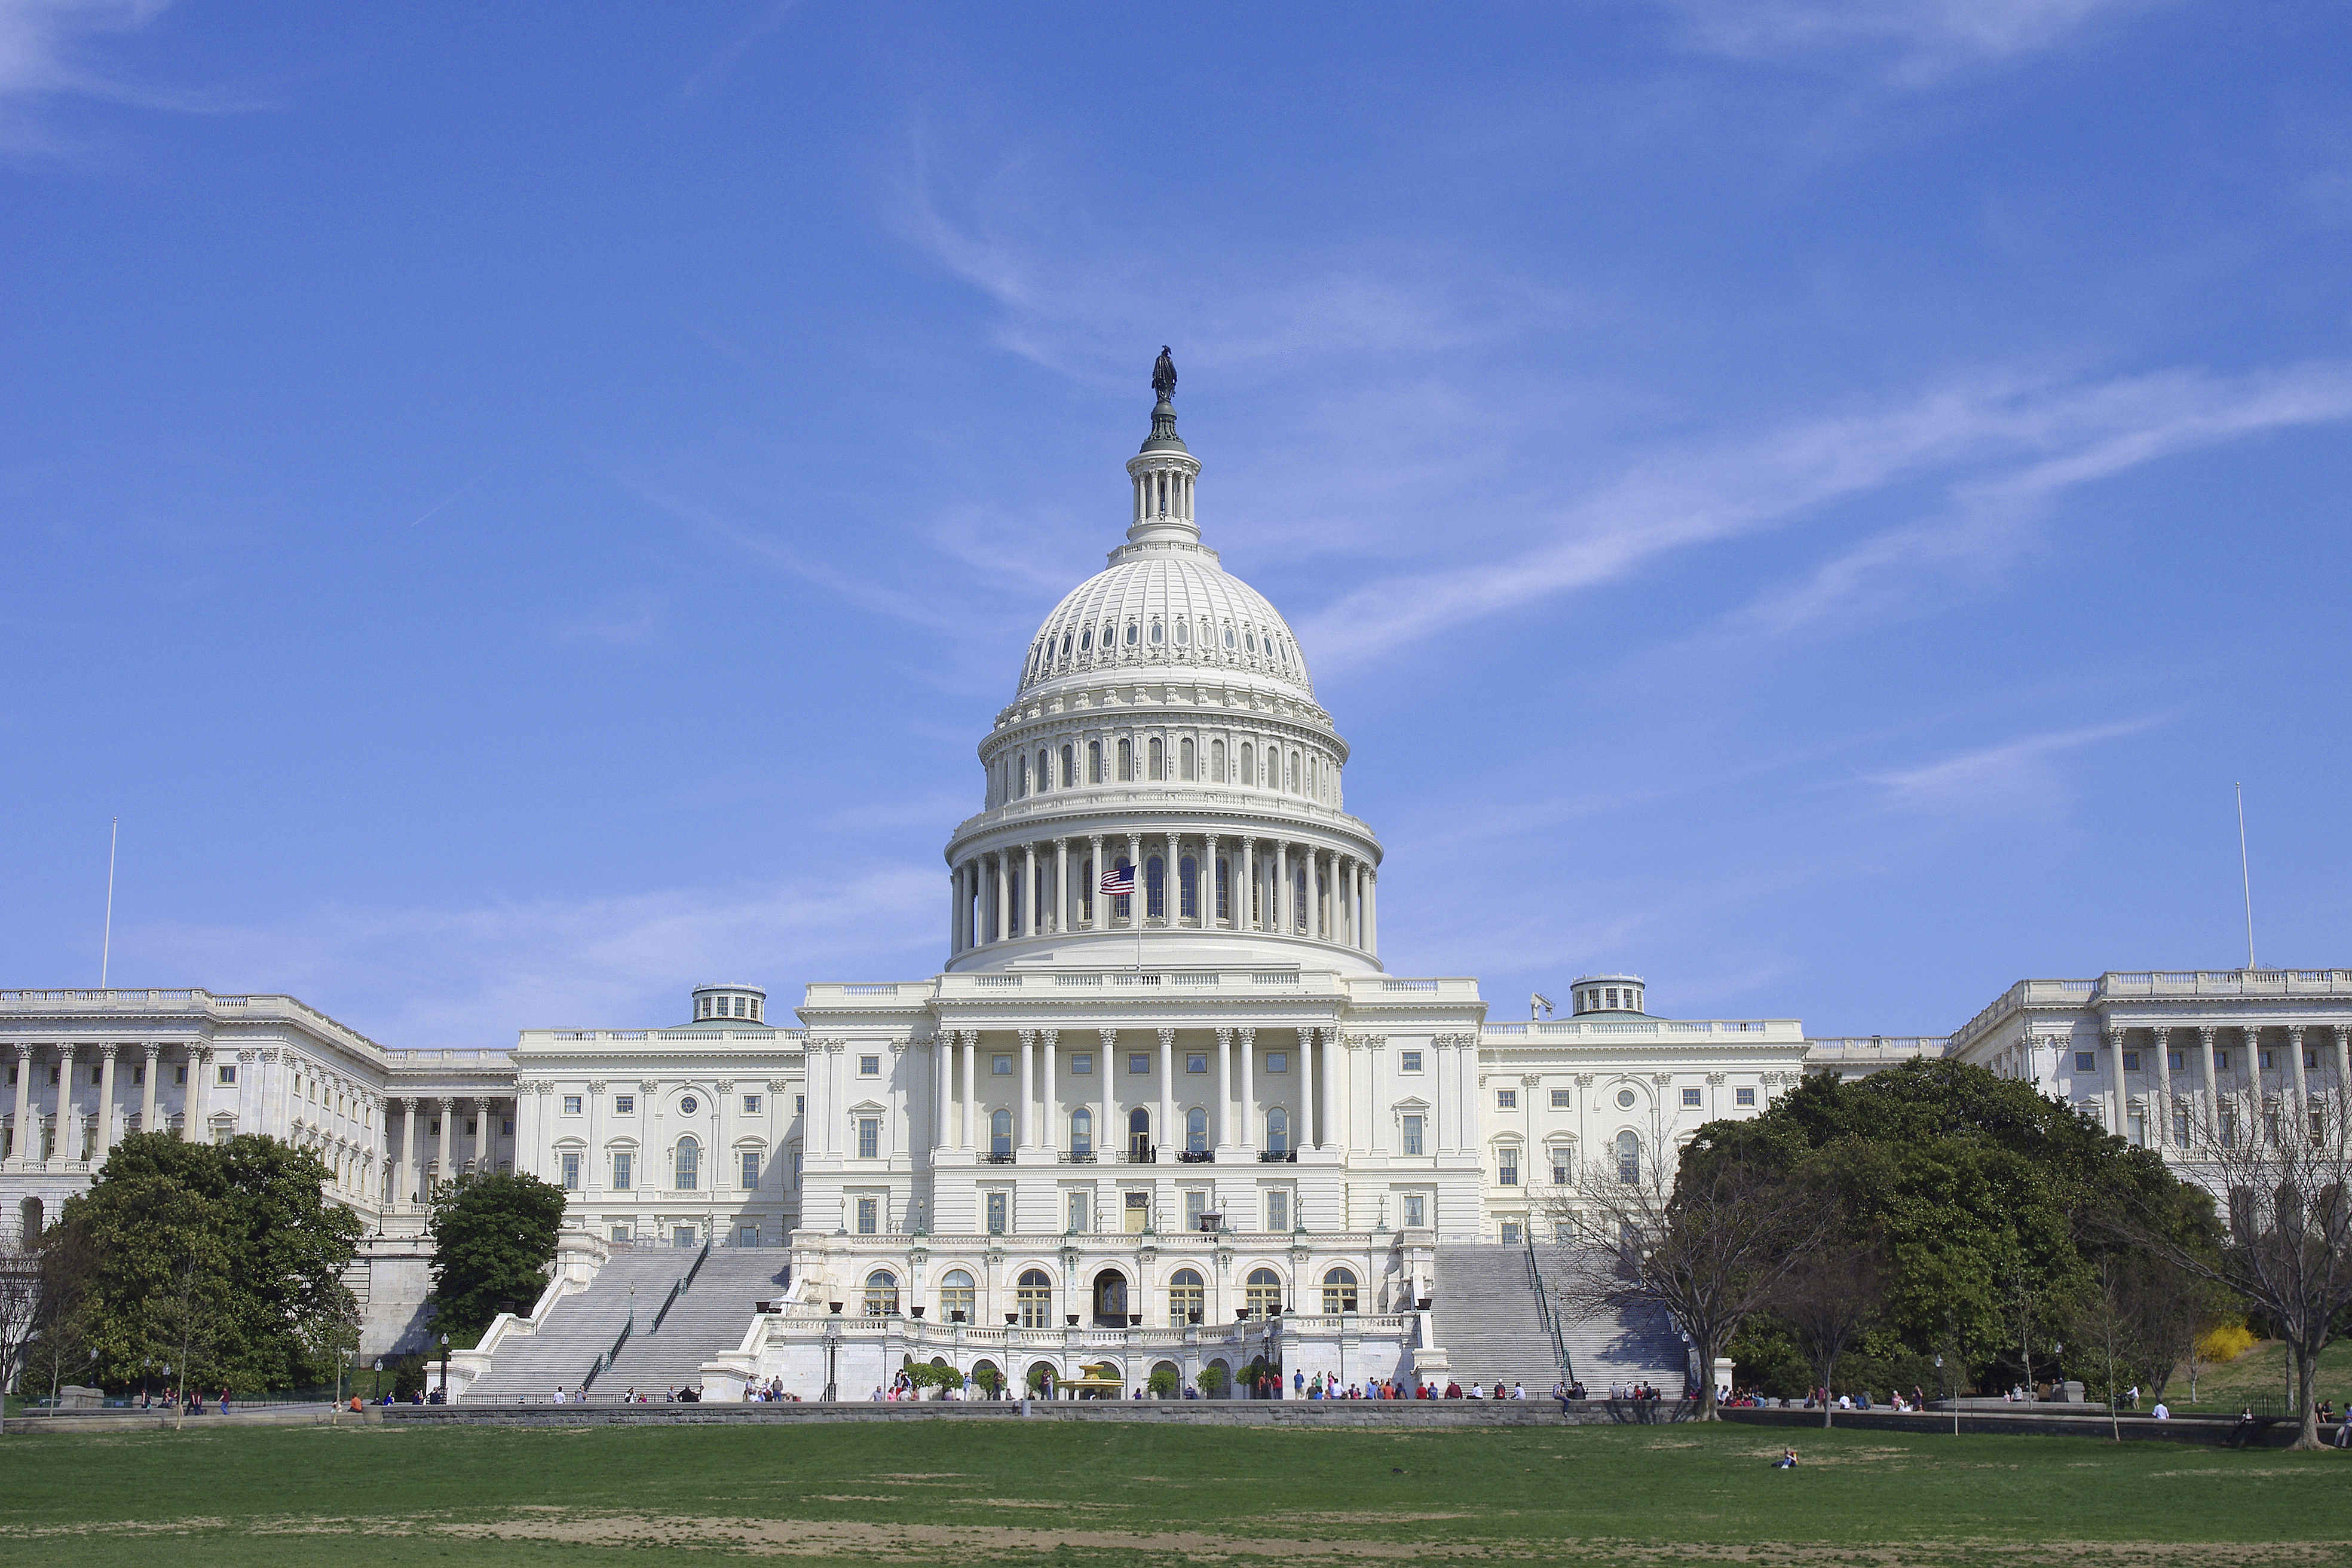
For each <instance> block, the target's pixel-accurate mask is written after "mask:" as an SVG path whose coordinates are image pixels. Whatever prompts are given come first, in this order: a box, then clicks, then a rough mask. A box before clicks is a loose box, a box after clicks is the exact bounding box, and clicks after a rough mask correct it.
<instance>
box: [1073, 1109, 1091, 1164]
mask: <svg viewBox="0 0 2352 1568" xmlns="http://www.w3.org/2000/svg"><path fill="white" fill-rule="evenodd" d="M1070 1152H1071V1153H1073V1154H1091V1153H1093V1152H1095V1113H1094V1112H1093V1111H1091V1110H1087V1108H1086V1107H1085V1106H1083V1105H1081V1106H1079V1107H1078V1108H1077V1109H1076V1110H1073V1111H1071V1112H1070Z"/></svg>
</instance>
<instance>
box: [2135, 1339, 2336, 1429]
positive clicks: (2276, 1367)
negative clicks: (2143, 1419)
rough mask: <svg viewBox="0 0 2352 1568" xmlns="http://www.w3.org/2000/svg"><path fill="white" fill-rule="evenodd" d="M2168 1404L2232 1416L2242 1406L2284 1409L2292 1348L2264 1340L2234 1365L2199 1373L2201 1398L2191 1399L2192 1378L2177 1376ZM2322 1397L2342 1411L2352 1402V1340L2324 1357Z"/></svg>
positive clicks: (2328, 1350)
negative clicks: (2288, 1361) (2288, 1354)
mask: <svg viewBox="0 0 2352 1568" xmlns="http://www.w3.org/2000/svg"><path fill="white" fill-rule="evenodd" d="M2164 1393H2165V1399H2166V1402H2167V1403H2168V1404H2169V1405H2171V1406H2172V1408H2173V1409H2175V1410H2183V1411H2186V1410H2218V1411H2221V1412H2223V1413H2225V1414H2226V1413H2228V1412H2230V1411H2233V1410H2235V1409H2237V1408H2238V1406H2239V1405H2245V1404H2253V1405H2263V1404H2268V1405H2272V1406H2274V1407H2279V1408H2284V1405H2285V1402H2286V1394H2287V1391H2286V1346H2285V1345H2284V1344H2282V1343H2280V1342H2278V1341H2276V1340H2263V1341H2261V1342H2257V1343H2256V1344H2255V1346H2254V1348H2253V1349H2252V1350H2250V1351H2248V1352H2246V1353H2245V1354H2243V1355H2242V1356H2240V1357H2239V1358H2238V1359H2237V1360H2235V1361H2233V1362H2225V1363H2222V1364H2221V1365H2220V1366H2209V1367H2207V1368H2205V1369H2204V1370H2203V1371H2202V1372H2200V1373H2198V1374H2197V1399H2196V1402H2195V1403H2194V1404H2191V1403H2190V1402H2189V1374H2188V1373H2186V1372H2179V1373H2174V1374H2173V1379H2172V1383H2171V1384H2170V1386H2168V1388H2166V1389H2165V1391H2164ZM2319 1396H2320V1397H2321V1398H2322V1399H2330V1400H2333V1401H2335V1403H2336V1408H2338V1409H2341V1408H2343V1407H2344V1405H2346V1404H2347V1403H2352V1340H2338V1341H2337V1342H2336V1343H2334V1344H2332V1345H2329V1346H2328V1347H2327V1348H2326V1350H2323V1351H2321V1352H2319Z"/></svg>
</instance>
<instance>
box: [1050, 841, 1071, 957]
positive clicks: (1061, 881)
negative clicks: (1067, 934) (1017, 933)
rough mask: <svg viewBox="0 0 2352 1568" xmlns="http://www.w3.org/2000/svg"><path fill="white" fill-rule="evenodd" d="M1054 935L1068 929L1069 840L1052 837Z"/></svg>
mask: <svg viewBox="0 0 2352 1568" xmlns="http://www.w3.org/2000/svg"><path fill="white" fill-rule="evenodd" d="M1053 929H1054V931H1055V934H1056V935H1058V934H1060V933H1061V932H1063V931H1068V930H1069V929H1070V841H1069V840H1068V839H1066V838H1064V837H1059V836H1058V835H1057V836H1055V839H1054V927H1053Z"/></svg>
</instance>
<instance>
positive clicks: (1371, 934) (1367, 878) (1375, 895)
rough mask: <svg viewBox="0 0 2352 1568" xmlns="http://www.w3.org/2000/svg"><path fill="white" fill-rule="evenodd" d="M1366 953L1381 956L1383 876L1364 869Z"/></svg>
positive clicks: (1376, 956) (1372, 870)
mask: <svg viewBox="0 0 2352 1568" xmlns="http://www.w3.org/2000/svg"><path fill="white" fill-rule="evenodd" d="M1364 951H1365V952H1369V953H1370V954H1371V955H1372V956H1373V957H1374V958H1378V957H1379V956H1380V955H1381V874H1380V873H1379V872H1378V871H1375V870H1374V869H1372V868H1370V866H1367V867H1365V868H1364Z"/></svg>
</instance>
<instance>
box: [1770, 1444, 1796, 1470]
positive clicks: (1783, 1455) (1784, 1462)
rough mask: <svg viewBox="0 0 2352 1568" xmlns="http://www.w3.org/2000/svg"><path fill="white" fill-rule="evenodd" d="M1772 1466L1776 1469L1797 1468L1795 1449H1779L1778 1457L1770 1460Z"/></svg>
mask: <svg viewBox="0 0 2352 1568" xmlns="http://www.w3.org/2000/svg"><path fill="white" fill-rule="evenodd" d="M1772 1468H1774V1469H1776V1470H1793V1469H1795V1468H1797V1450H1796V1449H1794V1448H1783V1449H1781V1450H1780V1458H1777V1459H1775V1460H1773V1461H1772Z"/></svg>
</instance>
